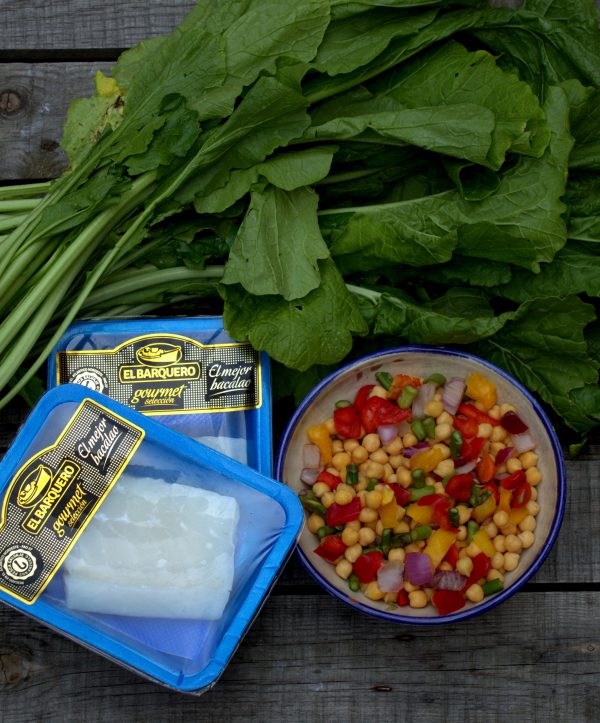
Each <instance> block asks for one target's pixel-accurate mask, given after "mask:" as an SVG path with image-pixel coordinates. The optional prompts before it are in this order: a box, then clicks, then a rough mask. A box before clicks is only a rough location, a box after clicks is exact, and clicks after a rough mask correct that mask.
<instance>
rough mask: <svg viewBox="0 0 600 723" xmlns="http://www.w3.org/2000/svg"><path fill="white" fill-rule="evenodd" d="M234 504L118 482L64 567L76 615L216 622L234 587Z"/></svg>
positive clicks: (187, 490)
mask: <svg viewBox="0 0 600 723" xmlns="http://www.w3.org/2000/svg"><path fill="white" fill-rule="evenodd" d="M238 519H239V507H238V504H237V502H236V500H235V499H233V498H232V497H226V496H225V495H220V494H217V493H215V492H209V491H208V490H202V489H198V488H196V487H190V486H187V485H181V484H169V483H167V482H163V481H162V480H156V479H151V478H140V477H129V478H124V477H123V478H122V479H121V480H120V481H119V482H118V483H117V485H116V486H115V487H114V489H113V490H112V491H111V492H110V494H109V495H108V497H107V498H106V500H105V501H104V502H103V504H102V505H101V507H100V509H99V510H98V512H97V513H96V515H95V516H94V518H93V519H92V521H91V522H90V524H89V525H88V526H87V528H86V530H85V532H84V533H83V534H82V536H81V538H80V539H79V540H78V542H77V544H76V545H75V547H74V548H73V550H72V551H71V553H70V554H69V556H68V557H67V559H66V560H65V563H64V565H63V570H64V573H65V575H64V582H65V591H66V603H67V605H68V606H69V607H70V608H72V609H75V610H85V611H89V612H97V613H105V614H111V615H130V616H136V617H153V618H194V619H202V620H218V619H219V618H220V617H221V616H222V614H223V610H224V609H225V605H226V604H227V601H228V599H229V595H230V593H231V589H232V586H233V577H234V551H235V533H236V528H237V523H238Z"/></svg>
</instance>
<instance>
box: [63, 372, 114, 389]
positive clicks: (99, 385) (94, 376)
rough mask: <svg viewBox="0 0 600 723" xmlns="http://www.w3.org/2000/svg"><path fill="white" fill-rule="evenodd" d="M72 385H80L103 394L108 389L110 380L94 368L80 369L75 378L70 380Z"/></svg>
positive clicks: (74, 375)
mask: <svg viewBox="0 0 600 723" xmlns="http://www.w3.org/2000/svg"><path fill="white" fill-rule="evenodd" d="M69 382H70V383H71V384H79V385H80V386H82V387H87V388H88V389H93V390H94V391H95V392H98V393H99V394H102V392H103V391H104V390H105V389H108V380H107V379H106V377H105V376H104V374H103V373H102V372H101V371H99V370H98V369H94V368H92V367H85V368H83V369H79V370H78V371H77V372H76V373H75V374H73V376H71V377H70V378H69Z"/></svg>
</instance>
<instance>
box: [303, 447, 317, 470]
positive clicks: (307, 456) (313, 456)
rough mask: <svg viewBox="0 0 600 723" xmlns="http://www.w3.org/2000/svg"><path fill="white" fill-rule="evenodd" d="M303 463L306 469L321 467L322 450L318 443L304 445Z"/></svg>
mask: <svg viewBox="0 0 600 723" xmlns="http://www.w3.org/2000/svg"><path fill="white" fill-rule="evenodd" d="M302 464H303V466H304V467H305V468H306V469H320V467H321V451H320V449H319V448H318V447H317V445H316V444H305V445H304V446H303V447H302Z"/></svg>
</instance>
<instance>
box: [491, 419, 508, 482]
mask: <svg viewBox="0 0 600 723" xmlns="http://www.w3.org/2000/svg"><path fill="white" fill-rule="evenodd" d="M494 429H498V428H497V427H494ZM505 447H506V445H505V444H502V442H492V443H491V444H490V454H491V455H492V457H496V456H497V455H498V452H499V451H500V450H501V449H504V448H505ZM502 466H503V467H504V465H502ZM496 471H497V470H496Z"/></svg>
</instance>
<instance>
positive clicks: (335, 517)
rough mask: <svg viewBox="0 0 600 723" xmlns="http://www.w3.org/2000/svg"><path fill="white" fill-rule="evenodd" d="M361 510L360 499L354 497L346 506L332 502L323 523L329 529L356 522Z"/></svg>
mask: <svg viewBox="0 0 600 723" xmlns="http://www.w3.org/2000/svg"><path fill="white" fill-rule="evenodd" d="M361 509H362V506H361V504H360V497H354V498H353V499H352V501H351V502H348V504H347V505H338V503H337V502H334V503H333V504H332V505H331V506H330V507H329V509H328V510H327V514H326V515H325V522H326V523H327V524H328V525H329V527H337V526H338V525H345V524H346V522H352V520H358V518H359V517H360V511H361Z"/></svg>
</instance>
